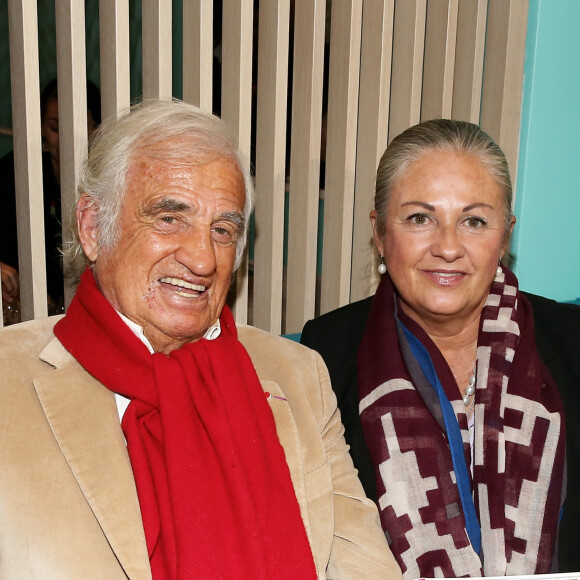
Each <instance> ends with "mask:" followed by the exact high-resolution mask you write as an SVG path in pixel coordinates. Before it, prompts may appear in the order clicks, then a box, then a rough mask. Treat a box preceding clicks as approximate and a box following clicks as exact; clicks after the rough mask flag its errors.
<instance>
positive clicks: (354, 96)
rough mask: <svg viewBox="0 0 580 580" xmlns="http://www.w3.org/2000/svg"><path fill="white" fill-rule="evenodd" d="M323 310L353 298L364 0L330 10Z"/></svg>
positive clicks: (353, 0) (335, 6) (346, 3)
mask: <svg viewBox="0 0 580 580" xmlns="http://www.w3.org/2000/svg"><path fill="white" fill-rule="evenodd" d="M331 19H332V22H331V35H330V75H329V88H328V121H327V139H326V142H327V145H326V179H325V198H324V230H323V245H322V248H323V252H322V281H321V291H320V312H321V313H324V312H328V311H330V310H333V309H335V308H338V307H339V306H342V305H344V304H348V301H349V298H350V273H351V272H350V267H351V259H352V226H353V215H354V177H355V164H356V131H357V113H358V94H359V92H358V91H359V70H360V47H361V26H362V0H351V1H347V0H344V1H342V2H335V3H334V4H333V6H332V11H331Z"/></svg>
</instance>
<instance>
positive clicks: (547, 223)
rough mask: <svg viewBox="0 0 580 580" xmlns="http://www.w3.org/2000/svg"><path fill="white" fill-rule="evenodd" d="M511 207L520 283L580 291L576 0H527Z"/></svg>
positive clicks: (554, 292) (542, 289) (575, 294)
mask: <svg viewBox="0 0 580 580" xmlns="http://www.w3.org/2000/svg"><path fill="white" fill-rule="evenodd" d="M515 214H516V217H517V220H518V221H517V224H516V229H515V231H514V237H513V243H512V253H513V254H515V257H516V264H515V269H514V271H515V273H516V275H517V276H518V278H519V281H520V287H521V288H522V289H523V290H526V291H529V292H533V293H535V294H541V295H543V296H548V297H550V298H554V299H556V300H562V301H564V300H566V301H567V300H575V299H577V298H580V1H578V0H530V11H529V19H528V36H527V42H526V64H525V77H524V95H523V110H522V127H521V139H520V153H519V170H518V176H517V192H516V204H515Z"/></svg>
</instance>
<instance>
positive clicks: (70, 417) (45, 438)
mask: <svg viewBox="0 0 580 580" xmlns="http://www.w3.org/2000/svg"><path fill="white" fill-rule="evenodd" d="M57 320H58V317H52V318H48V319H42V320H36V321H31V322H27V323H23V324H19V325H16V326H13V327H8V328H5V329H3V330H1V331H0V578H2V580H26V579H32V578H34V579H50V580H61V579H62V580H65V579H66V580H72V579H74V580H79V579H81V578H82V579H83V580H85V579H103V580H104V579H106V580H115V579H121V578H130V579H134V580H141V579H143V580H144V579H149V578H151V572H150V569H149V560H148V557H147V550H146V546H145V537H144V532H143V527H142V523H141V515H140V511H139V505H138V500H137V494H136V490H135V483H134V479H133V475H132V471H131V465H130V463H129V457H128V454H127V449H126V446H125V441H124V438H123V433H122V431H121V428H120V425H119V418H118V413H117V408H116V403H115V398H114V395H113V393H112V392H111V391H109V390H108V389H107V388H105V387H104V386H103V385H102V384H100V383H99V382H98V381H96V380H95V379H94V378H93V377H91V376H90V375H89V374H88V373H86V372H85V370H84V369H83V368H82V367H81V366H80V365H79V364H78V363H77V361H76V360H75V359H74V358H73V357H72V356H71V355H70V354H69V353H68V352H67V351H66V350H65V349H64V347H63V346H62V344H61V343H60V342H59V341H58V339H56V338H55V337H54V334H53V332H52V329H53V326H54V324H55V323H56V321H57ZM239 337H240V340H241V341H242V343H243V344H244V346H245V347H246V349H247V350H248V353H249V354H250V357H251V359H252V361H253V363H254V366H255V367H256V371H257V373H258V377H259V378H260V381H261V383H262V387H263V389H264V391H266V392H269V393H271V394H272V395H275V396H277V397H282V398H283V399H286V400H282V399H279V398H275V397H271V398H270V399H269V402H270V405H271V408H272V411H273V413H274V417H275V421H276V428H277V431H278V436H279V438H280V441H281V443H282V445H283V447H284V451H285V453H286V460H287V462H288V465H289V467H290V473H291V476H292V481H293V484H294V489H295V492H296V497H297V498H298V503H299V505H300V510H301V513H302V518H303V520H304V525H305V527H306V532H307V534H308V538H309V541H310V545H311V547H312V552H313V554H314V559H315V563H316V569H317V573H318V578H336V579H339V578H344V579H349V580H353V579H364V578H383V579H390V578H393V579H399V578H401V574H400V571H399V569H398V566H397V564H396V562H395V560H394V559H393V557H392V555H391V553H390V551H389V548H388V546H387V542H386V540H385V537H384V535H383V532H382V530H381V527H380V524H379V520H378V515H377V510H376V508H375V506H374V504H373V503H372V502H370V501H369V500H367V499H366V498H365V497H364V494H363V490H362V487H361V485H360V483H359V481H358V478H357V475H356V471H355V470H354V468H353V466H352V462H351V459H350V456H349V454H348V450H347V446H346V444H345V442H344V439H343V436H342V434H343V427H342V425H341V423H340V417H339V413H338V411H337V408H336V400H335V397H334V394H333V393H332V390H331V388H330V385H329V379H328V374H327V371H326V368H325V367H324V364H323V363H322V362H321V359H320V358H319V356H318V355H317V354H315V353H314V352H313V351H310V350H308V349H306V348H305V347H303V346H301V345H298V344H296V343H293V342H291V341H289V340H286V339H283V338H279V337H275V336H272V335H270V334H268V333H266V332H263V331H260V330H257V329H255V328H251V327H246V326H241V327H239ZM216 517H219V514H216ZM226 549H227V548H226Z"/></svg>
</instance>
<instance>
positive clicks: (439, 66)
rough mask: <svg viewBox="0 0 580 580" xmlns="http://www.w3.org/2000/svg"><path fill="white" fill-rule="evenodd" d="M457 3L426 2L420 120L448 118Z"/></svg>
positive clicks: (453, 62) (453, 61)
mask: <svg viewBox="0 0 580 580" xmlns="http://www.w3.org/2000/svg"><path fill="white" fill-rule="evenodd" d="M458 8H459V0H429V3H428V4H427V22H426V32H425V59H424V63H423V71H424V72H423V98H422V101H421V120H423V121H425V120H427V119H438V118H445V119H449V118H451V106H452V101H453V72H454V67H455V43H456V39H457V11H458Z"/></svg>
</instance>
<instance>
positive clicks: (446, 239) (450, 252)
mask: <svg viewBox="0 0 580 580" xmlns="http://www.w3.org/2000/svg"><path fill="white" fill-rule="evenodd" d="M431 253H432V254H433V255H434V256H437V257H439V258H443V259H444V260H445V261H446V262H452V261H453V260H456V259H457V258H461V256H463V254H464V253H465V249H464V247H463V243H462V242H461V238H460V234H459V232H458V231H457V227H456V226H455V225H454V224H449V225H441V226H440V227H439V228H437V231H436V233H435V238H434V240H433V244H432V245H431Z"/></svg>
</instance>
